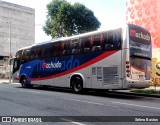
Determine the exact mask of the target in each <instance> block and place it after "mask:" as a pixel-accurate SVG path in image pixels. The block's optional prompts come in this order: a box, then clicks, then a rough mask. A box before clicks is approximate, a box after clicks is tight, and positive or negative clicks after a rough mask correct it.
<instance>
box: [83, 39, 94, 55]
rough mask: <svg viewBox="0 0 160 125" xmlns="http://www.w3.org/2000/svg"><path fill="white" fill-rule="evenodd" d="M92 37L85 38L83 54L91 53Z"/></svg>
mask: <svg viewBox="0 0 160 125" xmlns="http://www.w3.org/2000/svg"><path fill="white" fill-rule="evenodd" d="M91 47H92V37H85V38H83V53H88V52H91Z"/></svg>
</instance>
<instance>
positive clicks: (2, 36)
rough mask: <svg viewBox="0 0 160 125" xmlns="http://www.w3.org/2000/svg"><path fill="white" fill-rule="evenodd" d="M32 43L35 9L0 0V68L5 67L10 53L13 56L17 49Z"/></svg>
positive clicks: (33, 41)
mask: <svg viewBox="0 0 160 125" xmlns="http://www.w3.org/2000/svg"><path fill="white" fill-rule="evenodd" d="M10 40H11V53H10ZM33 43H35V10H34V9H32V8H29V7H24V6H21V5H16V4H13V3H8V2H4V1H1V0H0V69H3V68H6V66H7V65H8V59H9V56H10V54H11V57H13V56H14V55H15V52H16V51H17V50H18V49H20V48H22V47H25V46H29V45H32V44H33ZM2 67H3V68H2Z"/></svg>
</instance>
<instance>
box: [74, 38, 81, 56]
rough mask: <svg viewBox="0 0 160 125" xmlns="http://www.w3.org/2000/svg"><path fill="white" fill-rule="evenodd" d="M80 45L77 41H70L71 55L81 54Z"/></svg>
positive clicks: (79, 41)
mask: <svg viewBox="0 0 160 125" xmlns="http://www.w3.org/2000/svg"><path fill="white" fill-rule="evenodd" d="M81 43H82V42H81V40H79V39H74V40H72V54H79V53H81V52H82V49H81Z"/></svg>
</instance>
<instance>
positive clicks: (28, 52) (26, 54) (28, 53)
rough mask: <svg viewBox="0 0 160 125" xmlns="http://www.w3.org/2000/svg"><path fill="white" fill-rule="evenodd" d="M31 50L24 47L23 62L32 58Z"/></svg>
mask: <svg viewBox="0 0 160 125" xmlns="http://www.w3.org/2000/svg"><path fill="white" fill-rule="evenodd" d="M30 56H31V50H30V49H24V50H23V53H22V62H27V61H29V60H30V59H31V58H30Z"/></svg>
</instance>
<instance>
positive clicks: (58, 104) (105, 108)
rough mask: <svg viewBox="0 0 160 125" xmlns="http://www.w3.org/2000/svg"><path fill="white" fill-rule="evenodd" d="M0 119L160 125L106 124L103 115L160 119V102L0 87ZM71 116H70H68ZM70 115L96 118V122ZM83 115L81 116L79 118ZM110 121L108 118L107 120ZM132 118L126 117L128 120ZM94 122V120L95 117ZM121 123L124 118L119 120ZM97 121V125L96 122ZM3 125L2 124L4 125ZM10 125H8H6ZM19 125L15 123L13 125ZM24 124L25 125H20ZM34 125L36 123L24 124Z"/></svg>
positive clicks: (87, 124)
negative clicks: (30, 117) (48, 118)
mask: <svg viewBox="0 0 160 125" xmlns="http://www.w3.org/2000/svg"><path fill="white" fill-rule="evenodd" d="M0 116H59V122H52V123H49V122H46V123H35V124H37V125H39V124H43V125H53V124H55V125H61V124H62V125H66V124H67V125H101V124H103V125H106V124H109V125H115V124H116V125H128V124H130V125H132V124H133V125H151V124H153V125H154V124H155V125H158V124H159V123H160V121H159V122H124V123H123V122H102V121H101V117H99V116H113V117H112V119H115V120H117V119H118V118H119V117H115V116H136V117H135V118H139V116H144V117H148V116H153V117H155V118H156V116H160V99H159V98H151V97H137V96H130V95H128V96H127V95H112V94H98V95H97V94H96V93H94V92H88V93H85V94H79V95H78V94H74V93H72V91H71V90H68V89H55V88H49V89H43V88H42V87H34V88H32V89H25V88H22V87H21V86H20V84H0ZM64 116H69V117H64ZM70 116H78V117H77V119H78V118H83V117H81V116H87V117H85V118H86V119H87V118H90V117H88V116H97V117H94V120H93V122H91V121H90V122H86V121H87V120H86V121H83V120H80V121H78V122H77V120H76V118H74V117H70ZM79 116H80V117H79ZM106 118H107V117H106ZM127 118H128V117H122V119H127ZM91 119H92V117H91ZM119 119H120V120H121V117H120V118H119ZM96 120H97V122H95V121H96ZM1 124H2V123H0V125H1ZM3 124H6V123H3ZM10 124H13V125H15V123H10ZM17 124H21V123H16V125H17ZM24 124H26V125H28V124H31V125H32V124H33V123H23V125H24Z"/></svg>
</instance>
